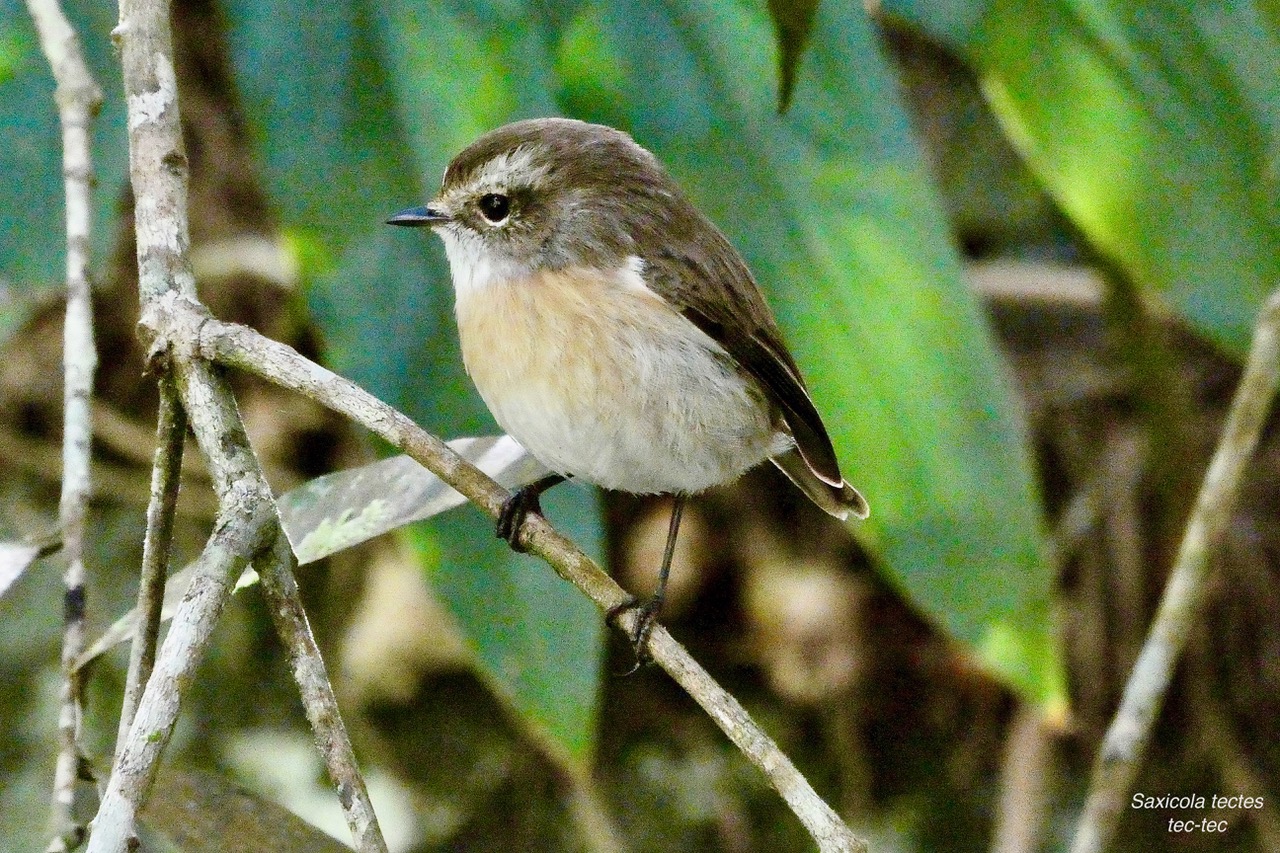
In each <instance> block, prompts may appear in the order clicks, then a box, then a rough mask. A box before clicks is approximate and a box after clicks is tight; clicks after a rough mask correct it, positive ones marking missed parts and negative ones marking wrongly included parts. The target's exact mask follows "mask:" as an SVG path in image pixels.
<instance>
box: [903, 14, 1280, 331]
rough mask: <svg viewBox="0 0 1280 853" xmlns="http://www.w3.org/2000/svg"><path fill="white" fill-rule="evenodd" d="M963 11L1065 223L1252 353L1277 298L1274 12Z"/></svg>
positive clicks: (1006, 120) (1003, 108)
mask: <svg viewBox="0 0 1280 853" xmlns="http://www.w3.org/2000/svg"><path fill="white" fill-rule="evenodd" d="M892 5H894V6H896V5H898V4H892ZM969 6H970V7H972V9H974V10H977V15H976V17H978V19H979V23H978V24H977V25H975V26H973V27H972V28H971V29H970V30H969V31H968V32H963V31H958V32H957V33H956V35H957V36H959V39H958V40H957V42H956V45H957V46H958V47H959V48H960V49H962V50H964V51H966V52H967V53H968V54H969V55H970V57H971V59H972V62H973V64H974V66H975V68H976V69H977V71H978V73H979V74H980V75H981V77H982V84H983V88H984V91H985V92H986V94H987V97H988V99H989V100H990V102H991V105H992V107H993V108H994V110H995V112H996V114H997V115H998V116H999V118H1000V119H1001V121H1002V122H1003V124H1004V126H1005V129H1006V131H1007V133H1008V135H1009V137H1010V138H1011V139H1012V140H1013V141H1014V143H1015V144H1016V145H1017V146H1018V147H1019V148H1020V150H1021V151H1022V154H1023V156H1024V157H1025V158H1026V160H1027V162H1028V163H1029V164H1030V166H1031V167H1032V169H1033V170H1034V171H1035V172H1036V174H1037V175H1038V176H1039V177H1040V179H1041V180H1042V181H1043V183H1044V185H1045V186H1046V187H1047V188H1048V190H1049V191H1050V192H1051V193H1052V194H1053V195H1054V197H1055V198H1056V199H1057V201H1058V203H1059V204H1060V205H1061V206H1062V208H1063V210H1065V211H1066V212H1067V214H1068V215H1069V216H1070V217H1071V218H1072V220H1073V221H1074V222H1075V223H1076V225H1077V226H1078V227H1079V228H1080V230H1081V231H1082V232H1083V233H1084V235H1085V236H1086V237H1087V238H1088V240H1089V241H1090V242H1091V243H1092V244H1093V246H1094V247H1095V248H1096V249H1098V250H1099V251H1100V252H1101V253H1102V254H1104V255H1105V256H1106V257H1107V258H1108V259H1109V260H1110V261H1111V262H1112V263H1114V264H1115V265H1116V266H1117V267H1118V268H1119V269H1121V270H1123V271H1124V272H1125V273H1126V274H1127V275H1128V276H1129V277H1131V278H1132V279H1133V280H1134V281H1135V282H1137V283H1138V284H1140V285H1141V286H1143V287H1144V288H1146V289H1147V290H1148V291H1149V292H1153V293H1156V294H1159V295H1160V297H1161V298H1163V299H1164V300H1165V301H1166V302H1167V303H1168V304H1169V305H1170V306H1172V307H1173V308H1174V309H1175V310H1177V311H1178V312H1180V313H1181V314H1183V315H1184V316H1185V317H1186V318H1187V319H1188V320H1189V321H1190V322H1191V323H1193V324H1194V325H1195V326H1197V327H1198V328H1199V329H1200V330H1201V331H1202V332H1203V333H1204V334H1205V335H1206V336H1207V337H1208V338H1210V339H1211V340H1213V341H1215V342H1216V343H1218V344H1219V345H1221V346H1223V347H1224V348H1226V349H1227V350H1229V351H1230V352H1232V353H1234V354H1236V355H1242V354H1243V353H1244V352H1245V351H1246V350H1247V348H1248V344H1249V340H1250V335H1251V330H1252V328H1253V323H1254V320H1255V318H1256V316H1257V312H1258V309H1259V307H1260V306H1261V304H1262V302H1263V300H1264V299H1265V297H1266V295H1267V294H1268V293H1270V292H1271V290H1273V289H1274V288H1275V287H1277V286H1278V285H1280V205H1277V203H1276V199H1277V197H1278V196H1280V165H1278V164H1280V73H1278V71H1280V26H1278V25H1280V21H1278V20H1277V13H1276V11H1275V7H1274V5H1273V4H1254V3H1183V2H1173V0H1144V2H1137V3H1134V2H1120V0H1032V2H1012V0H992V2H986V3H970V4H969ZM904 11H905V10H904Z"/></svg>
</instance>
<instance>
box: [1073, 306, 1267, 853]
mask: <svg viewBox="0 0 1280 853" xmlns="http://www.w3.org/2000/svg"><path fill="white" fill-rule="evenodd" d="M1278 379H1280V291H1277V293H1275V294H1274V295H1272V297H1271V298H1270V299H1269V300H1268V301H1267V304H1266V306H1265V307H1264V308H1263V310H1262V314H1261V317H1260V318H1259V320H1258V327H1257V330H1256V331H1255V333H1254V338H1253V347H1252V349H1251V350H1250V352H1249V359H1248V361H1247V363H1246V364H1245V370H1244V376H1243V377H1242V378H1241V379H1240V386H1239V388H1237V389H1236V396H1235V399H1234V400H1233V401H1232V404H1231V411H1230V412H1229V413H1228V415H1227V423H1226V426H1225V427H1224V428H1223V433H1222V438H1221V439H1220V441H1219V443H1218V449H1217V451H1216V452H1215V453H1214V455H1213V460H1212V461H1211V462H1210V463H1209V470H1208V472H1207V473H1206V474H1205V477H1204V483H1203V485H1202V486H1201V487H1200V494H1199V496H1198V497H1197V498H1196V505H1195V508H1194V509H1193V510H1192V513H1191V519H1190V521H1188V522H1187V530H1186V533H1185V534H1184V536H1183V539H1182V545H1181V547H1180V548H1179V550H1178V556H1177V559H1176V561H1175V562H1174V567H1173V573H1172V575H1171V576H1170V578H1169V584H1168V586H1167V587H1166V588H1165V592H1164V598H1163V599H1162V600H1161V602H1160V609H1159V610H1158V611H1157V612H1156V617H1155V620H1154V621H1153V622H1152V623H1151V628H1150V630H1149V632H1148V633H1147V640H1146V642H1145V643H1144V644H1143V647H1142V652H1141V654H1139V656H1138V660H1137V662H1136V663H1135V664H1134V667H1133V673H1132V674H1131V675H1130V676H1129V681H1128V683H1127V684H1126V685H1125V690H1124V697H1123V698H1122V699H1121V701H1120V709H1119V710H1118V711H1117V712H1116V716H1115V719H1114V720H1112V722H1111V726H1110V727H1109V728H1108V729H1107V733H1106V736H1105V737H1104V739H1103V742H1102V749H1101V750H1100V752H1099V753H1098V758H1097V761H1096V763H1095V764H1094V768H1093V779H1092V781H1091V783H1090V787H1089V796H1088V799H1087V800H1086V801H1085V807H1084V812H1083V813H1082V814H1081V816H1080V823H1079V825H1078V827H1077V829H1076V837H1075V840H1074V841H1073V843H1072V846H1071V850H1072V853H1101V851H1103V850H1106V849H1107V846H1108V845H1109V844H1110V843H1111V839H1112V837H1113V836H1114V835H1115V831H1116V827H1117V826H1118V824H1119V822H1120V816H1121V815H1122V814H1123V813H1124V808H1125V804H1126V802H1127V801H1128V799H1127V798H1128V796H1129V792H1130V790H1131V789H1132V787H1133V782H1134V779H1135V778H1136V777H1137V774H1138V770H1139V769H1140V768H1141V766H1142V761H1143V759H1144V758H1145V756H1146V751H1147V746H1148V744H1149V743H1150V742H1151V734H1152V729H1153V727H1154V725H1155V721H1156V717H1157V716H1158V715H1159V712H1160V708H1161V706H1162V705H1163V703H1164V697H1165V693H1166V692H1167V690H1168V687H1169V682H1170V680H1171V679H1172V678H1173V671H1174V667H1175V666H1176V665H1177V662H1178V658H1179V657H1181V655H1182V652H1183V649H1184V648H1185V647H1186V644H1187V638H1188V637H1189V636H1190V634H1191V629H1192V627H1193V626H1194V625H1195V624H1196V622H1197V621H1198V620H1199V619H1200V616H1201V611H1202V610H1203V604H1204V591H1205V582H1206V579H1207V578H1208V576H1209V567H1210V563H1209V554H1210V551H1209V549H1210V548H1211V547H1213V546H1214V545H1215V544H1217V542H1218V540H1219V538H1220V536H1221V533H1222V531H1223V530H1224V529H1225V528H1226V526H1227V523H1228V522H1229V521H1230V519H1231V513H1232V510H1233V509H1234V506H1235V498H1236V494H1237V492H1238V491H1239V488H1240V481H1241V479H1242V477H1243V475H1244V471H1245V467H1246V465H1247V464H1248V461H1249V459H1250V458H1251V457H1252V455H1253V451H1254V448H1255V447H1256V446H1257V443H1258V435H1259V433H1260V432H1261V430H1262V425H1263V423H1264V422H1265V420H1266V415H1267V412H1268V410H1269V409H1270V407H1271V401H1272V398H1273V397H1274V396H1275V392H1276V384H1277V380H1278Z"/></svg>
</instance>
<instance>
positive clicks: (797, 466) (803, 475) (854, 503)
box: [769, 448, 871, 521]
mask: <svg viewBox="0 0 1280 853" xmlns="http://www.w3.org/2000/svg"><path fill="white" fill-rule="evenodd" d="M769 461H771V462H772V463H773V464H774V465H777V466H778V470H780V471H781V472H782V473H784V474H786V475H787V479H789V480H790V481H791V482H793V483H795V484H796V487H797V488H798V489H800V491H802V492H804V493H805V495H806V496H808V498H809V500H811V501H813V502H814V503H815V504H817V505H818V507H819V508H820V509H822V511H823V512H826V513H828V514H830V515H834V516H835V517H836V518H838V519H840V520H841V521H845V520H847V519H848V518H849V516H850V515H852V516H853V517H854V518H866V517H867V516H869V515H870V514H871V508H870V507H869V506H867V499H866V498H864V497H863V496H862V495H861V494H860V493H859V492H858V490H857V489H855V488H854V487H853V486H851V485H849V483H848V482H847V481H842V482H841V483H840V485H838V486H833V485H831V484H830V483H828V482H827V481H825V480H823V479H822V478H821V477H819V476H818V475H817V474H815V473H813V469H811V468H810V467H809V465H808V463H807V462H805V461H804V457H802V456H801V455H800V451H799V450H796V449H795V448H792V449H791V450H788V451H787V452H786V453H781V454H779V455H777V456H774V457H771V459H770V460H769Z"/></svg>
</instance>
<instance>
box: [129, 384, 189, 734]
mask: <svg viewBox="0 0 1280 853" xmlns="http://www.w3.org/2000/svg"><path fill="white" fill-rule="evenodd" d="M186 436H187V415H186V412H184V411H183V410H182V404H181V403H179V402H178V389H177V388H175V387H174V382H173V377H172V376H170V375H169V374H168V373H164V374H162V375H161V377H160V408H159V412H158V413H157V415H156V450H155V459H154V461H153V462H152V466H151V501H150V503H149V504H148V505H147V532H146V535H145V538H144V539H143V540H142V571H141V572H140V576H139V578H138V606H137V608H136V609H135V612H136V613H137V614H138V624H137V627H136V628H135V630H134V634H133V645H132V646H130V648H129V671H128V674H127V675H126V676H125V685H124V704H123V705H122V706H121V708H120V729H119V732H118V734H117V735H116V754H117V755H119V752H120V750H121V749H122V748H123V747H124V739H125V735H127V734H128V733H129V726H131V725H132V724H133V715H134V714H135V713H136V712H137V710H138V701H139V700H140V699H141V698H142V689H143V687H145V686H146V683H147V680H148V679H150V678H151V668H152V666H153V665H154V664H155V660H156V641H157V639H158V637H159V635H160V611H161V607H162V605H163V604H164V584H165V577H166V575H168V573H169V546H170V542H171V540H172V537H173V518H174V513H175V510H176V509H177V505H178V481H179V479H180V477H181V474H182V451H183V446H184V443H185V440H186Z"/></svg>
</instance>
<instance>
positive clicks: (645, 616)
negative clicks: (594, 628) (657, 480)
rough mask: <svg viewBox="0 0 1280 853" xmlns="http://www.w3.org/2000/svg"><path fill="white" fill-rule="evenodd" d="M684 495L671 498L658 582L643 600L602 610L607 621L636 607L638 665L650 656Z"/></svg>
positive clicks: (635, 644)
mask: <svg viewBox="0 0 1280 853" xmlns="http://www.w3.org/2000/svg"><path fill="white" fill-rule="evenodd" d="M687 498H688V495H683V494H677V495H675V496H673V498H672V503H671V522H670V524H669V525H668V526H667V547H666V548H665V549H663V552H662V568H661V569H659V570H658V586H657V588H656V589H654V591H653V595H651V596H649V597H648V598H646V599H645V600H644V601H638V600H636V599H634V598H632V599H631V600H630V601H626V602H623V603H622V604H620V605H618V606H617V607H611V608H610V609H609V612H608V613H606V614H605V620H606V621H610V620H612V619H613V618H614V617H615V616H617V615H618V614H619V613H622V612H624V611H627V610H630V609H632V608H635V609H636V610H637V611H639V619H638V620H637V621H636V628H635V631H633V632H632V634H631V643H632V645H633V646H634V647H635V653H636V667H637V668H638V667H640V665H641V664H646V663H648V662H649V661H650V660H651V658H650V657H649V652H648V650H647V646H648V643H649V633H650V632H651V631H652V630H653V623H654V621H656V620H657V618H658V614H660V613H661V612H662V604H663V602H664V601H665V600H666V597H667V578H668V577H669V576H670V575H671V559H672V558H673V557H674V556H675V553H676V536H677V535H678V534H679V533H680V516H681V515H682V514H683V513H684V503H685V500H686V499H687ZM632 671H633V672H634V671H635V670H634V669H633V670H632Z"/></svg>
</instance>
